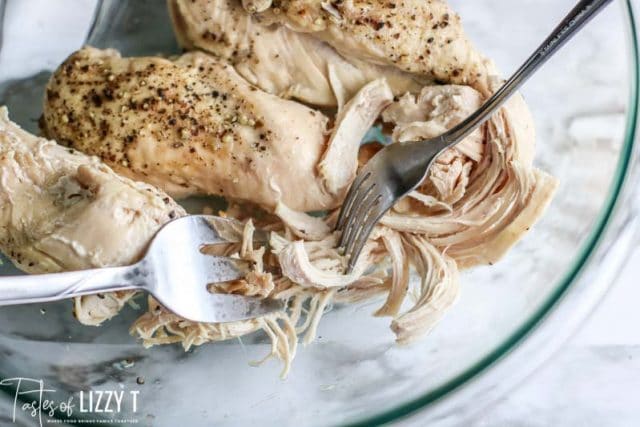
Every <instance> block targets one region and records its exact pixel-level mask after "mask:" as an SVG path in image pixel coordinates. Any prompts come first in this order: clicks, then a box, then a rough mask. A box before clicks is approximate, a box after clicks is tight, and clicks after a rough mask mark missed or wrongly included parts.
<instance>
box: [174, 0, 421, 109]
mask: <svg viewBox="0 0 640 427" xmlns="http://www.w3.org/2000/svg"><path fill="white" fill-rule="evenodd" d="M168 4H169V8H170V11H171V16H172V18H173V21H174V29H175V32H176V35H177V37H178V40H179V41H180V44H181V45H182V46H183V47H185V48H186V49H194V48H198V49H202V50H205V51H207V52H210V53H212V54H213V55H215V56H216V57H217V58H220V59H223V60H225V61H228V62H229V63H230V64H232V65H233V66H234V67H235V69H236V70H237V71H238V73H239V74H240V75H242V77H244V78H245V79H247V81H249V82H250V83H252V84H254V85H256V86H258V87H259V88H261V89H263V90H265V91H267V92H269V93H273V94H276V95H278V96H281V97H283V98H295V99H298V100H300V101H303V102H307V103H310V104H314V105H321V106H335V105H337V104H339V105H343V104H344V103H345V102H346V101H348V100H349V99H350V98H351V97H352V96H353V95H355V93H356V92H357V91H358V90H359V89H361V88H362V86H364V85H365V84H366V83H368V82H370V81H372V80H375V79H379V78H386V80H387V82H388V84H389V86H390V87H391V90H392V91H393V93H394V94H395V95H400V94H403V93H405V92H417V91H419V90H420V89H421V87H422V86H424V84H425V83H426V82H427V81H428V79H426V78H422V77H420V76H415V75H411V74H409V73H405V72H402V71H400V70H398V69H396V68H395V67H392V66H380V65H376V64H372V63H369V62H366V61H362V60H359V59H357V58H352V57H349V58H346V57H343V56H341V55H340V54H338V53H337V52H336V51H335V49H333V48H332V47H330V46H329V45H327V44H326V43H323V42H321V41H319V40H317V39H315V38H314V37H311V36H310V35H307V34H301V33H298V32H295V31H291V30H290V29H289V28H286V27H284V26H281V25H266V24H265V23H262V22H260V21H258V20H257V19H255V18H252V17H251V16H250V15H248V14H247V13H246V12H245V11H244V10H243V8H242V5H241V3H240V0H169V1H168Z"/></svg>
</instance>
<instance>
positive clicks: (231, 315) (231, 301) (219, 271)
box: [0, 215, 284, 323]
mask: <svg viewBox="0 0 640 427" xmlns="http://www.w3.org/2000/svg"><path fill="white" fill-rule="evenodd" d="M232 226H233V224H232V223H231V222H230V221H229V220H226V219H223V218H220V217H215V216H207V215H191V216H186V217H182V218H179V219H176V220H174V221H171V222H169V223H168V224H166V225H165V226H164V227H162V228H161V229H160V231H159V232H158V233H157V234H156V235H155V237H154V238H153V240H152V242H151V244H150V246H149V249H148V250H147V253H146V255H145V256H144V258H142V259H141V260H140V261H139V262H137V263H135V264H133V265H128V266H125V267H109V268H97V269H92V270H81V271H70V272H66V273H55V274H39V275H27V276H5V277H0V306H2V305H13V304H26V303H35V302H47V301H56V300H61V299H67V298H71V297H75V296H80V295H88V294H96V293H105V292H114V291H125V290H142V291H147V292H149V293H151V294H152V295H153V296H154V297H155V298H156V299H157V300H158V301H159V302H160V303H161V304H162V305H163V306H164V307H166V308H167V309H169V310H171V311H172V312H174V313H175V314H177V315H179V316H180V317H183V318H185V319H188V320H193V321H196V322H207V323H218V322H232V321H236V320H244V319H249V318H254V317H259V316H262V315H265V314H269V313H272V312H274V311H278V310H282V309H283V308H284V305H283V302H282V301H279V300H274V299H262V298H250V297H244V296H240V295H226V294H214V293H211V292H209V291H208V289H207V285H208V284H211V283H219V282H226V281H230V280H235V279H240V278H242V277H244V276H245V275H246V273H247V272H248V271H249V270H250V267H251V265H250V263H249V262H247V261H242V260H238V259H233V258H229V257H223V256H213V255H205V254H203V253H202V252H201V251H200V250H201V249H202V247H203V246H207V245H213V244H219V243H229V242H230V241H231V242H232V240H229V237H228V235H229V234H230V233H225V232H224V230H229V227H232ZM254 236H255V240H256V241H262V242H266V241H267V239H268V235H267V233H265V232H263V231H259V230H257V231H256V233H254Z"/></svg>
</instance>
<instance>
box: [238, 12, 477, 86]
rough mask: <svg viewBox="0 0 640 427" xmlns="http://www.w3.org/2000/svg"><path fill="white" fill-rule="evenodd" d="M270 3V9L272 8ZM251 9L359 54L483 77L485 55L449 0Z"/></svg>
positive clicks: (437, 72)
mask: <svg viewBox="0 0 640 427" xmlns="http://www.w3.org/2000/svg"><path fill="white" fill-rule="evenodd" d="M269 5H270V7H269ZM248 6H249V11H250V12H251V11H252V10H254V11H255V10H263V12H259V13H256V14H255V16H256V17H257V18H258V19H260V20H261V21H263V22H264V23H265V24H271V23H280V24H283V25H286V26H287V27H289V28H291V29H293V30H294V31H297V32H304V33H308V34H310V35H311V36H313V37H315V38H318V39H320V40H323V41H325V42H327V43H328V44H329V45H331V46H333V47H334V48H335V49H336V50H337V51H338V52H340V53H341V54H342V55H344V56H345V57H349V58H359V59H362V60H365V61H369V62H372V63H376V64H382V65H393V66H395V67H397V68H399V69H401V70H404V71H407V72H410V73H416V74H421V75H423V76H428V77H431V78H433V79H434V80H439V81H442V82H448V83H456V84H472V85H473V83H474V82H475V81H476V80H478V78H480V77H482V75H483V73H484V71H483V66H482V62H483V60H482V57H481V56H480V55H479V54H478V53H477V52H476V51H475V50H474V49H473V48H472V46H471V43H470V42H469V40H468V39H467V37H466V36H465V34H464V31H463V28H462V24H461V21H460V17H459V16H458V15H457V14H456V13H455V12H454V11H453V10H452V9H451V8H450V7H449V5H448V4H447V3H446V2H445V1H444V0H391V1H390V0H335V1H323V0H272V1H263V2H261V4H260V5H259V7H255V5H251V4H249V5H248Z"/></svg>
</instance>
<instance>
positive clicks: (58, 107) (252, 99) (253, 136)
mask: <svg viewBox="0 0 640 427" xmlns="http://www.w3.org/2000/svg"><path fill="white" fill-rule="evenodd" d="M43 127H44V131H45V133H46V134H47V135H48V136H49V137H51V138H55V139H57V140H58V141H60V142H61V143H63V144H66V145H69V146H71V147H74V148H77V149H79V150H82V151H84V152H86V153H90V154H95V155H97V156H99V157H100V158H101V159H103V160H104V161H105V162H107V163H108V164H109V165H111V166H112V167H113V168H114V170H116V171H117V172H118V173H122V174H124V175H127V176H129V177H132V178H135V179H140V180H144V181H146V182H149V183H151V184H154V185H156V186H159V187H160V188H162V189H164V190H165V191H167V192H168V193H170V194H171V195H172V196H175V197H184V196H189V195H192V194H211V195H221V196H225V197H228V198H230V199H240V200H247V201H251V202H254V203H256V204H260V205H263V206H266V207H271V208H272V207H274V206H275V205H276V204H277V202H278V201H280V200H281V201H283V202H284V203H285V204H286V205H288V206H290V207H291V208H294V209H299V210H320V209H327V208H332V207H335V206H336V205H338V204H339V200H338V199H337V198H336V196H335V195H334V194H331V193H329V192H327V191H325V190H324V188H323V184H322V182H321V180H319V179H318V174H317V173H316V165H317V164H318V162H319V160H320V158H321V156H322V153H323V150H324V149H325V146H326V144H327V142H328V139H329V137H328V135H327V129H326V127H327V118H326V117H325V116H324V115H322V114H321V113H319V112H317V111H315V110H312V109H309V108H307V107H305V106H303V105H301V104H298V103H294V102H291V101H287V100H283V99H281V98H278V97H276V96H273V95H270V94H267V93H265V92H263V91H261V90H259V89H257V88H256V87H255V86H252V85H251V84H249V83H247V82H246V81H245V80H244V79H243V78H242V77H240V76H239V75H238V74H237V73H236V72H235V71H234V69H233V67H231V66H229V65H227V64H224V63H221V62H218V61H216V60H215V59H212V58H211V57H209V56H207V55H204V54H201V53H191V54H186V55H184V56H182V57H181V58H179V59H177V60H175V61H169V60H166V59H162V58H122V57H120V55H119V54H118V53H117V52H116V51H113V50H104V51H101V50H97V49H93V48H85V49H82V50H80V51H78V52H76V53H75V54H73V55H71V56H70V57H69V58H68V59H67V60H66V61H65V62H64V64H62V66H61V67H60V68H59V69H58V70H57V71H56V73H55V74H54V75H53V76H52V78H51V80H50V82H49V85H48V86H47V92H46V97H45V101H44V119H43ZM351 168H352V169H353V171H354V172H355V168H356V164H355V160H354V161H353V164H352V165H351Z"/></svg>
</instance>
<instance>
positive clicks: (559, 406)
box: [471, 249, 640, 427]
mask: <svg viewBox="0 0 640 427" xmlns="http://www.w3.org/2000/svg"><path fill="white" fill-rule="evenodd" d="M638 276H640V249H638V250H636V251H635V253H634V254H633V256H632V257H631V258H630V260H629V262H628V264H627V266H626V268H625V269H624V271H623V272H622V274H621V275H620V278H619V279H618V281H617V283H616V284H615V285H614V286H613V288H612V289H611V290H610V291H609V293H608V294H607V296H606V298H605V299H604V301H603V302H602V303H601V304H600V305H599V306H598V308H597V309H596V311H595V312H594V313H593V314H592V316H591V317H590V318H589V319H588V321H587V322H585V324H584V326H583V327H582V328H581V330H580V331H579V332H578V334H577V335H575V336H574V337H573V338H572V339H571V340H570V341H569V342H568V343H567V344H565V346H564V347H563V348H562V349H561V350H560V351H559V352H558V353H557V354H556V355H555V356H554V357H553V358H552V359H551V360H549V361H548V362H547V363H546V364H545V365H544V366H543V367H542V368H541V369H539V370H538V371H536V372H535V373H534V374H532V375H531V376H530V377H529V378H528V379H527V380H526V381H525V382H524V383H523V384H521V385H520V386H519V387H518V388H517V389H516V390H514V391H513V392H512V393H511V394H509V395H508V396H506V397H504V398H503V399H501V400H500V401H498V402H497V403H496V404H495V405H494V406H493V407H490V408H487V409H486V411H485V412H484V413H483V415H482V416H481V417H480V418H479V419H478V420H477V421H476V422H475V423H473V424H472V426H471V427H489V426H491V427H512V426H522V427H525V426H526V427H547V426H555V427H562V426H582V427H602V426H607V427H609V426H611V427H627V426H629V427H631V426H637V425H638V423H639V422H640V393H638V391H639V390H640V328H638V325H640V310H638V301H639V300H640V287H638Z"/></svg>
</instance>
